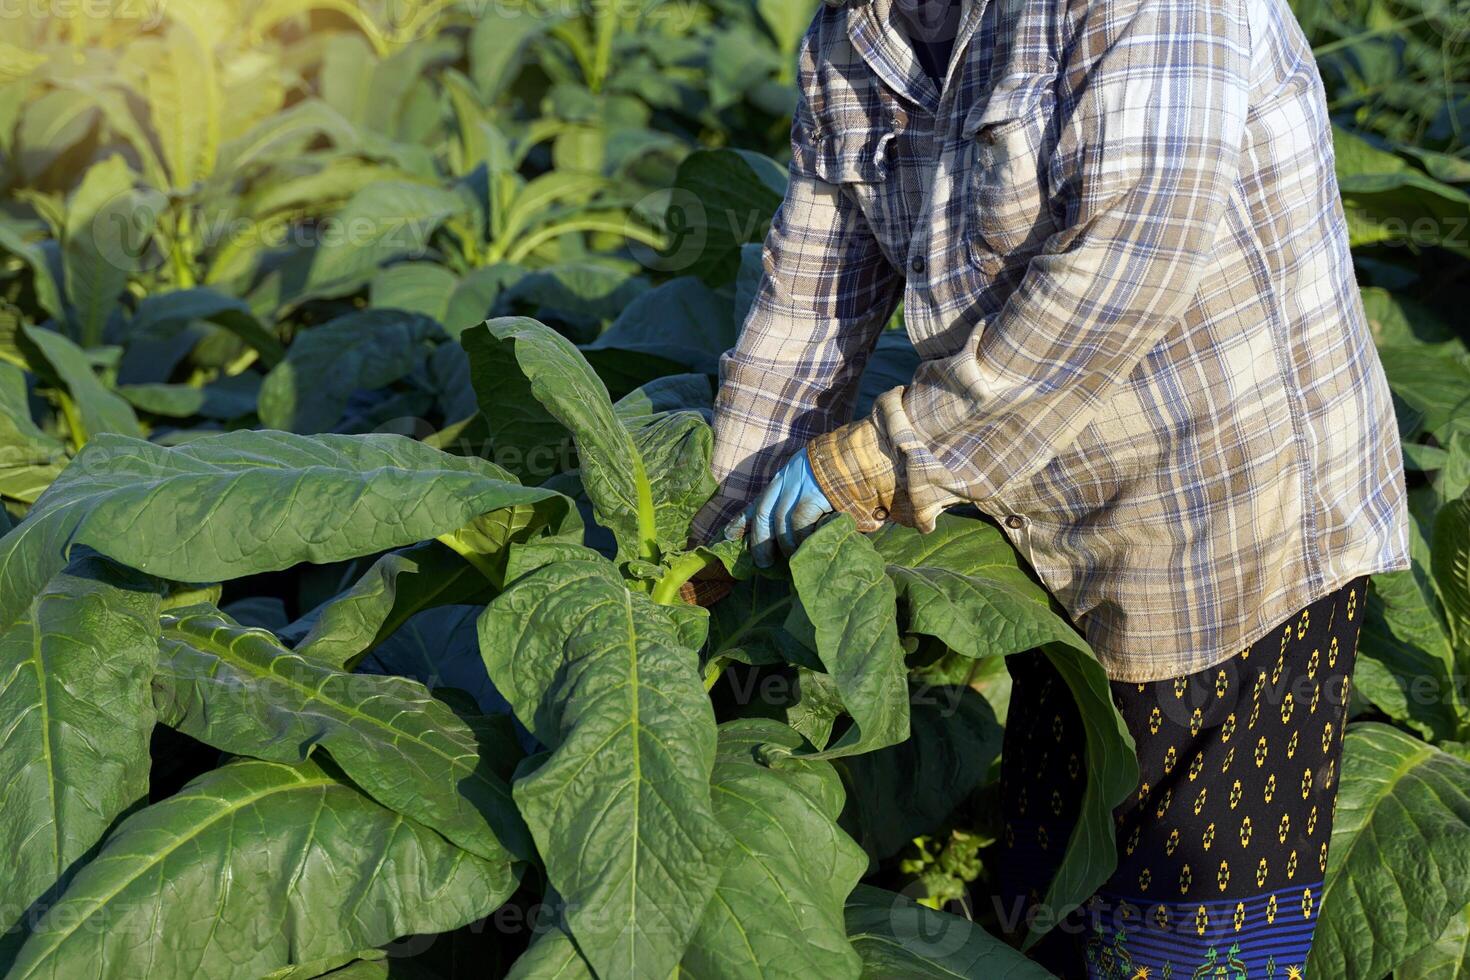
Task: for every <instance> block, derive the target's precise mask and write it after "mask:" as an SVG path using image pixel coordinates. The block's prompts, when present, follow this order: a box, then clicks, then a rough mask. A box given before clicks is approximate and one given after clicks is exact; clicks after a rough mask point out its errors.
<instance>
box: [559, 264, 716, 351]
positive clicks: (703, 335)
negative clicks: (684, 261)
mask: <svg viewBox="0 0 1470 980" xmlns="http://www.w3.org/2000/svg"><path fill="white" fill-rule="evenodd" d="M735 337H736V329H735V324H734V323H732V322H731V319H730V302H729V300H728V299H726V298H723V297H721V296H720V295H719V294H717V293H716V292H715V291H714V290H712V289H710V288H709V287H708V286H706V285H705V284H704V283H702V282H700V281H699V280H698V279H695V278H693V277H690V276H684V277H680V278H678V279H674V280H671V281H670V282H667V283H665V284H664V285H662V286H659V287H657V288H655V289H652V290H649V291H648V292H646V293H644V294H643V295H642V296H639V297H638V298H637V299H635V300H633V302H631V303H629V304H628V308H627V309H625V310H624V311H623V312H622V313H621V314H619V316H618V318H617V319H616V320H615V321H613V325H612V326H611V327H609V328H608V329H607V331H606V332H604V333H603V334H602V335H601V336H599V337H598V338H597V339H596V340H594V341H593V342H592V343H590V344H587V345H586V346H585V347H583V348H582V349H583V351H585V352H586V353H587V356H588V360H590V361H591V362H592V364H593V366H594V367H597V368H598V372H599V373H603V372H602V361H603V360H605V359H607V358H608V357H610V356H612V355H614V354H622V355H623V356H625V357H628V358H632V359H634V360H636V359H639V358H641V359H643V360H647V359H649V358H659V359H661V360H664V361H668V362H671V363H673V364H677V365H679V366H680V367H681V368H683V369H685V370H688V371H697V372H700V373H702V374H711V375H712V374H715V373H716V372H717V371H718V370H719V358H720V355H721V354H723V353H724V352H725V351H727V350H729V349H730V348H731V347H734V346H735ZM599 355H602V358H601V359H600V358H599Z"/></svg>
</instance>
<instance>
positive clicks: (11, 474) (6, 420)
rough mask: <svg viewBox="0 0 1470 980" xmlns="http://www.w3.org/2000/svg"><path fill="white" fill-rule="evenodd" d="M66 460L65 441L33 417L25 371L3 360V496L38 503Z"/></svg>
mask: <svg viewBox="0 0 1470 980" xmlns="http://www.w3.org/2000/svg"><path fill="white" fill-rule="evenodd" d="M65 463H66V451H65V449H64V447H63V446H62V445H61V443H60V442H59V441H58V440H56V439H53V438H52V437H51V436H48V435H46V433H44V432H42V431H41V430H40V428H39V427H37V425H36V424H35V422H33V421H32V420H31V411H30V405H29V403H28V398H27V390H26V376H25V373H24V372H23V371H21V369H20V368H18V367H16V366H15V365H13V364H7V363H4V362H0V497H8V498H10V499H11V500H18V501H21V502H22V503H27V504H29V503H34V502H35V500H36V498H38V497H40V496H41V492H42V491H44V490H45V489H46V488H47V487H48V486H50V485H51V481H52V480H54V479H56V476H57V474H58V473H60V472H61V468H62V466H64V465H65Z"/></svg>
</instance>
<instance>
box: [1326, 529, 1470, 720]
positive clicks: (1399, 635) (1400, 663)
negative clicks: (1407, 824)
mask: <svg viewBox="0 0 1470 980" xmlns="http://www.w3.org/2000/svg"><path fill="white" fill-rule="evenodd" d="M1446 550H1447V551H1448V550H1449V549H1446ZM1434 561H1435V562H1441V561H1442V559H1441V558H1440V552H1439V551H1435V553H1434ZM1455 673H1456V669H1455V653H1454V646H1453V644H1452V643H1451V641H1450V636H1449V634H1448V632H1447V631H1446V629H1445V624H1444V621H1443V620H1442V619H1441V618H1440V616H1439V613H1438V612H1437V611H1436V609H1435V608H1434V607H1433V606H1431V605H1430V597H1429V596H1427V595H1426V594H1425V590H1424V588H1423V587H1421V586H1420V583H1419V579H1418V572H1417V571H1416V570H1413V569H1405V570H1403V571H1398V572H1386V573H1381V574H1378V575H1375V576H1373V584H1372V588H1371V589H1369V590H1368V601H1367V609H1366V615H1365V616H1364V619H1363V632H1362V634H1361V636H1360V638H1359V645H1358V662H1357V666H1356V667H1355V668H1354V670H1353V689H1354V691H1355V692H1357V693H1358V694H1360V695H1362V696H1363V697H1366V698H1367V699H1368V700H1370V701H1372V702H1373V703H1374V704H1376V705H1377V706H1378V707H1379V708H1381V709H1382V710H1383V711H1384V713H1385V714H1387V715H1388V716H1389V717H1391V718H1394V719H1396V720H1397V721H1398V723H1399V724H1400V725H1403V726H1406V727H1409V728H1412V729H1414V730H1415V731H1417V732H1419V733H1420V734H1422V735H1424V736H1425V737H1429V738H1435V739H1446V738H1455V737H1456V736H1457V734H1458V733H1459V731H1460V729H1461V727H1462V725H1463V724H1464V720H1462V715H1463V714H1464V711H1465V709H1464V701H1463V694H1464V692H1463V691H1461V690H1459V689H1458V688H1457V687H1456V686H1455V684H1454V683H1453V682H1452V681H1451V678H1452V677H1453V676H1454V675H1455ZM1426 691H1427V692H1431V693H1432V696H1429V697H1424V696H1422V695H1423V694H1424V693H1425V692H1426Z"/></svg>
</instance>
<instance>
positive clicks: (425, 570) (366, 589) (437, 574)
mask: <svg viewBox="0 0 1470 980" xmlns="http://www.w3.org/2000/svg"><path fill="white" fill-rule="evenodd" d="M488 590H489V584H488V583H487V582H486V581H485V578H484V576H483V575H481V574H480V572H479V571H478V570H476V569H475V568H474V566H472V565H470V564H469V563H467V562H466V561H465V560H464V559H463V558H461V557H460V556H459V555H457V554H455V553H454V552H453V551H450V550H449V549H448V548H446V547H444V546H443V545H441V544H438V543H436V542H432V541H429V542H425V543H423V544H417V545H413V546H411V547H408V548H404V549H402V550H400V551H394V552H390V553H389V554H386V555H384V556H383V557H382V558H379V559H378V560H377V561H376V562H374V563H373V565H372V567H371V568H369V569H368V570H367V572H366V573H365V574H364V575H363V576H362V578H360V579H358V580H357V582H356V583H355V584H354V585H353V586H352V587H351V588H349V589H348V590H347V591H345V592H343V593H342V594H341V595H339V596H337V597H336V598H334V599H332V600H331V601H329V602H327V603H326V604H325V605H322V606H319V607H317V608H316V609H314V610H312V611H311V612H310V613H308V614H307V615H306V616H303V617H302V618H301V619H299V620H297V621H296V622H295V623H292V624H291V625H290V626H289V627H287V628H286V629H285V630H283V631H282V633H281V638H282V639H284V640H286V641H288V642H291V643H292V644H293V645H294V648H295V650H296V652H297V653H299V654H301V655H302V656H304V657H308V658H310V659H312V660H315V661H318V662H320V663H325V664H330V665H332V666H333V667H337V668H339V669H343V670H346V669H350V667H351V666H352V665H353V663H354V662H355V661H356V660H357V659H359V658H361V657H362V656H363V655H364V654H366V653H368V652H369V651H371V650H372V649H374V648H375V647H377V645H378V644H379V643H381V642H383V640H385V639H387V638H388V637H389V636H391V635H392V634H393V632H394V630H396V629H398V627H399V626H401V625H402V624H403V623H405V622H407V621H408V619H409V618H410V617H412V616H413V615H414V614H416V613H418V612H420V611H422V610H426V609H431V608H433V607H435V606H444V605H453V604H455V603H461V602H472V601H475V600H476V599H479V600H480V601H485V600H487V599H488V598H489V596H488V595H487V592H488Z"/></svg>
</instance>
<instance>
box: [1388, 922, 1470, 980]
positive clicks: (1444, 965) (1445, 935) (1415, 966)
mask: <svg viewBox="0 0 1470 980" xmlns="http://www.w3.org/2000/svg"><path fill="white" fill-rule="evenodd" d="M1397 975H1398V976H1400V977H1413V978H1414V980H1461V978H1463V977H1465V976H1467V975H1470V905H1467V906H1466V907H1465V908H1463V909H1461V910H1460V911H1459V912H1458V913H1456V914H1455V915H1454V916H1453V917H1452V918H1451V919H1450V923H1449V925H1447V926H1446V927H1445V930H1444V932H1442V933H1440V935H1439V938H1438V939H1436V940H1435V941H1434V942H1433V943H1431V944H1430V945H1428V946H1425V947H1424V948H1423V949H1421V950H1419V952H1417V953H1415V954H1414V955H1413V956H1411V957H1409V958H1408V959H1407V960H1405V961H1404V962H1403V963H1401V964H1400V965H1399V968H1398V973H1397Z"/></svg>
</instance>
